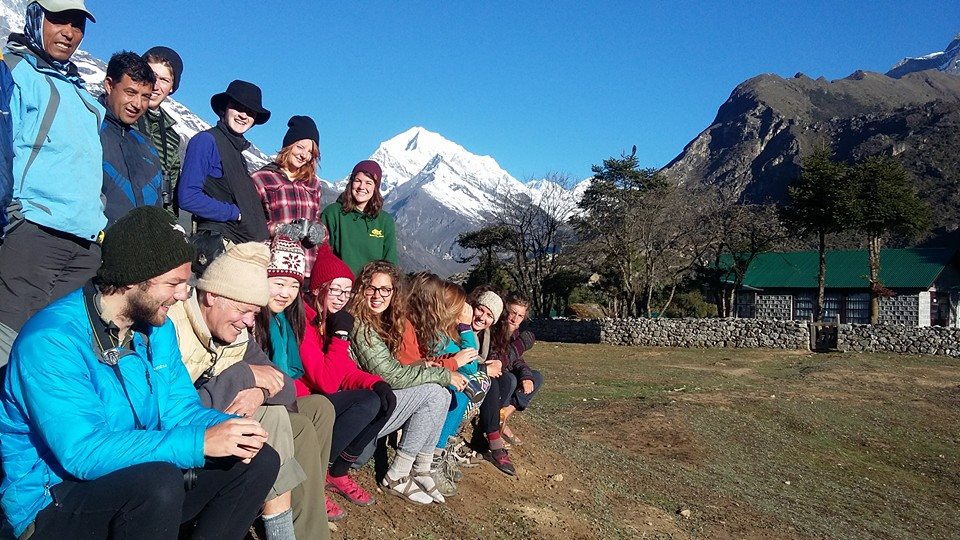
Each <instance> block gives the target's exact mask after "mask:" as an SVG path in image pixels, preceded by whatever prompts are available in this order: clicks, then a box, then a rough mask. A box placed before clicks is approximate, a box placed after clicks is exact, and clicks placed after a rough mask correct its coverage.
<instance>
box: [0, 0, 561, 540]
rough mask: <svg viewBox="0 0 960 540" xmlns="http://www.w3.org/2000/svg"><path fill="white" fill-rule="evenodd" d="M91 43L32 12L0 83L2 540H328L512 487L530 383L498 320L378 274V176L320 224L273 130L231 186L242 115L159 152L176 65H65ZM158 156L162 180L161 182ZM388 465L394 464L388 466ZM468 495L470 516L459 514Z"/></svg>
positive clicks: (222, 116)
mask: <svg viewBox="0 0 960 540" xmlns="http://www.w3.org/2000/svg"><path fill="white" fill-rule="evenodd" d="M88 23H95V18H94V16H93V14H92V13H90V11H89V10H87V8H86V6H85V5H84V2H83V0H35V1H33V2H30V3H29V4H28V5H27V6H26V13H25V25H24V30H23V33H22V34H11V36H10V38H9V41H8V44H7V46H6V48H5V49H4V51H3V58H2V63H0V149H2V158H3V162H2V163H0V204H2V205H3V206H4V207H5V208H6V212H5V213H2V214H0V224H2V225H3V226H4V229H3V240H2V244H0V365H2V366H3V368H2V370H3V373H2V385H0V458H2V465H3V483H2V486H0V492H2V509H3V516H4V518H5V521H6V524H8V525H9V527H10V529H12V533H13V534H14V535H15V536H16V537H18V538H36V539H41V538H67V537H89V538H120V537H136V538H177V537H178V536H179V537H184V536H186V537H192V538H242V537H244V535H246V534H247V530H248V529H249V527H250V526H251V524H253V523H254V522H256V526H257V527H259V528H261V529H262V533H263V535H264V536H265V537H266V538H268V539H271V540H273V539H290V538H300V539H301V540H302V539H306V538H328V537H329V528H328V525H327V522H328V520H329V521H336V520H340V519H343V518H344V517H345V516H346V511H345V510H344V509H343V508H342V507H341V506H340V504H338V503H337V499H336V498H334V497H331V495H336V496H338V497H342V498H343V499H345V500H346V501H349V502H350V503H351V504H354V505H357V506H367V505H370V504H374V498H373V496H372V495H371V494H370V492H369V491H367V489H365V488H364V487H362V485H361V483H360V482H358V479H362V478H363V476H362V474H360V475H359V476H358V473H357V472H351V470H352V469H359V468H361V467H362V466H363V465H364V464H365V463H366V462H368V461H370V460H371V459H373V460H374V461H375V462H377V464H378V465H382V467H378V468H376V471H377V472H376V474H375V480H376V481H377V482H378V483H379V484H380V486H381V487H382V488H383V490H384V491H385V492H386V493H389V494H391V495H396V496H397V497H400V498H404V499H407V500H408V501H411V502H414V503H419V504H435V503H443V502H445V499H446V498H448V497H452V496H455V495H456V494H457V491H458V490H457V483H458V482H459V481H460V479H461V478H462V476H463V472H462V470H461V468H468V467H473V466H477V465H478V464H479V463H480V462H481V461H483V460H486V461H488V462H490V463H491V464H492V465H493V466H495V467H496V468H497V469H498V470H499V471H502V472H503V473H505V474H508V475H515V474H516V469H515V466H514V464H513V463H512V460H511V458H510V454H509V452H508V448H509V447H510V445H511V444H513V445H517V444H520V443H521V441H520V439H519V437H517V436H516V435H515V434H514V433H513V432H512V431H511V430H510V428H509V424H508V422H509V419H510V417H511V415H513V414H514V413H515V412H516V411H519V410H523V409H525V408H526V407H527V406H529V404H530V402H531V399H532V398H533V397H534V396H535V395H536V393H537V392H538V391H539V389H540V387H541V386H542V384H543V377H542V375H541V374H540V373H539V372H538V371H536V370H533V369H531V368H530V367H529V366H528V365H527V364H526V362H525V361H524V353H525V351H526V350H528V349H529V348H530V347H532V346H533V344H534V338H533V335H532V334H530V333H529V332H522V331H520V325H521V323H522V322H523V320H524V318H525V317H526V314H527V308H528V302H527V301H526V300H525V299H524V298H523V297H522V296H521V295H519V294H516V293H505V292H502V291H498V290H495V289H494V288H492V287H480V288H478V289H477V290H474V291H472V292H471V293H470V295H467V293H466V291H464V289H463V288H462V287H461V286H460V285H457V284H456V283H453V282H450V281H447V280H444V279H441V278H439V277H438V276H436V275H434V274H430V273H426V272H421V273H416V274H412V275H409V276H405V275H403V274H402V272H401V270H400V268H399V266H398V254H397V248H396V237H395V229H394V222H393V219H392V217H391V216H390V215H389V213H388V212H386V211H385V210H384V209H383V197H382V195H381V193H380V182H381V180H382V175H383V173H382V169H381V167H380V165H379V164H378V163H376V162H374V161H371V160H364V161H361V162H359V163H358V164H357V165H356V166H355V167H354V169H353V171H352V172H351V174H350V177H349V180H348V182H347V186H346V188H345V190H344V192H343V193H342V194H341V196H340V197H339V199H338V200H337V201H336V202H332V203H331V204H328V205H327V206H326V207H323V206H322V205H321V197H320V194H321V191H320V184H319V182H320V181H319V179H318V178H317V175H316V169H317V165H318V162H319V159H320V150H319V130H318V129H317V126H316V123H315V122H314V121H313V120H312V119H311V118H310V117H308V116H294V117H292V118H290V120H289V121H288V124H287V125H288V129H287V131H286V134H285V136H284V138H283V141H282V144H281V145H280V150H279V152H278V153H277V155H276V157H275V158H274V159H273V161H272V162H271V163H270V164H268V165H266V166H264V167H263V168H261V169H260V170H258V171H255V172H253V173H252V174H250V173H249V172H248V167H247V161H246V159H245V157H244V151H245V150H246V149H247V148H248V147H249V145H250V143H249V142H248V141H247V140H246V139H245V137H244V134H245V133H246V132H247V131H248V130H249V129H251V128H252V127H253V126H255V125H260V124H263V123H265V122H267V121H268V120H269V119H270V111H269V110H268V109H266V108H265V107H264V106H263V103H262V95H261V91H260V89H259V88H258V87H257V86H256V85H254V84H252V83H249V82H246V81H241V80H235V81H233V82H232V83H230V85H229V86H228V87H227V89H226V90H225V91H224V92H221V93H218V94H215V95H214V96H213V97H212V98H211V100H210V104H211V108H212V109H213V111H214V113H215V114H216V115H217V117H218V122H217V124H216V125H215V126H214V127H212V128H210V129H208V130H206V131H204V132H201V133H198V134H197V135H195V136H194V137H193V138H192V139H190V141H189V142H188V143H187V145H186V148H185V151H184V152H181V141H180V138H179V135H178V134H177V133H176V131H175V130H174V125H175V121H174V119H173V117H172V116H171V115H170V114H169V113H168V112H167V111H165V110H164V107H163V106H162V105H163V103H164V101H165V100H166V99H167V97H168V96H169V95H170V94H172V93H174V92H175V91H176V90H177V88H178V87H179V85H180V82H181V76H182V74H183V62H182V59H181V58H180V56H179V55H178V54H177V53H176V52H175V51H173V50H172V49H170V48H168V47H153V48H151V49H150V50H148V51H146V53H144V54H142V55H139V54H135V53H132V52H128V51H121V52H118V53H116V54H114V55H113V56H112V57H111V58H110V61H109V63H108V66H107V72H106V78H105V80H104V81H103V93H102V95H100V96H99V97H98V98H95V97H93V96H92V95H91V94H89V93H88V92H87V90H86V88H85V86H84V83H83V80H82V79H81V78H80V76H79V72H78V70H77V67H76V66H75V65H74V64H73V63H72V62H71V60H70V59H71V57H72V56H73V53H74V52H75V51H76V50H77V47H78V46H79V45H80V42H81V40H82V39H83V36H84V34H85V32H86V29H87V25H88ZM181 155H182V159H181ZM387 446H393V452H392V453H393V457H392V460H390V462H389V464H387V463H386V461H387V458H386V456H387V455H388V454H389V451H388V450H387ZM478 495H480V494H478Z"/></svg>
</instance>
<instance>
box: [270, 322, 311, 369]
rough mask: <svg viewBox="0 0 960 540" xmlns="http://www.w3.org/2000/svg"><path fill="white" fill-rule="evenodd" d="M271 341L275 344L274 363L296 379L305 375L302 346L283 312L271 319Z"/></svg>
mask: <svg viewBox="0 0 960 540" xmlns="http://www.w3.org/2000/svg"><path fill="white" fill-rule="evenodd" d="M270 343H271V344H272V345H273V358H272V360H273V363H274V364H276V365H277V367H278V368H280V371H282V372H284V373H286V374H287V375H289V376H290V378H292V379H294V380H296V379H299V378H300V377H302V376H303V361H302V360H300V346H299V344H298V343H297V339H296V337H295V335H294V333H293V327H292V326H290V322H289V321H288V320H287V316H286V315H284V314H283V312H280V313H277V314H275V315H274V316H273V317H272V318H271V319H270Z"/></svg>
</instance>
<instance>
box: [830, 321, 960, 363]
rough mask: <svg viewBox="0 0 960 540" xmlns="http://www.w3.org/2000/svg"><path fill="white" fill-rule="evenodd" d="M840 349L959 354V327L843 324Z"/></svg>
mask: <svg viewBox="0 0 960 540" xmlns="http://www.w3.org/2000/svg"><path fill="white" fill-rule="evenodd" d="M837 349H839V350H841V351H851V352H889V353H899V354H939V355H943V356H953V357H960V328H944V327H942V326H927V327H921V328H918V327H910V326H901V325H878V326H870V325H869V324H841V325H840V328H839V332H837Z"/></svg>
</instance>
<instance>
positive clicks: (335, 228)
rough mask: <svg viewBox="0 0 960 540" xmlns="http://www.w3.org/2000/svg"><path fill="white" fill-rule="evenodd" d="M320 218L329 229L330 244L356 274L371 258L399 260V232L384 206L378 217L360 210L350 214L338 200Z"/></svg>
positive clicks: (356, 274) (375, 259)
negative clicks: (345, 211) (397, 232)
mask: <svg viewBox="0 0 960 540" xmlns="http://www.w3.org/2000/svg"><path fill="white" fill-rule="evenodd" d="M320 219H321V221H323V224H324V225H326V226H327V230H328V231H329V232H330V240H329V241H330V248H331V249H332V250H333V253H334V254H335V255H336V256H337V257H340V258H341V259H342V260H343V262H345V263H347V266H349V267H350V270H352V271H353V275H355V276H359V275H360V269H361V268H363V265H365V264H367V263H368V262H370V261H378V260H380V259H386V260H388V261H390V262H392V263H393V264H399V260H398V259H397V234H396V228H395V226H394V224H393V216H391V215H390V214H388V213H387V212H386V211H384V210H381V211H380V212H379V213H378V214H377V216H376V217H370V216H366V215H364V214H363V213H362V212H360V211H359V210H354V211H353V212H350V213H349V214H345V213H344V212H343V205H341V204H340V203H339V202H335V203H333V204H331V205H329V206H327V207H326V208H324V209H323V213H321V214H320Z"/></svg>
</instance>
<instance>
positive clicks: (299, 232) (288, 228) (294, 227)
mask: <svg viewBox="0 0 960 540" xmlns="http://www.w3.org/2000/svg"><path fill="white" fill-rule="evenodd" d="M305 221H306V220H304V219H297V220H294V221H293V222H292V223H281V224H280V225H277V229H276V231H275V232H276V234H278V235H281V234H282V235H284V236H288V237H290V238H292V239H293V240H296V241H298V242H299V241H300V240H303V236H304V230H303V222H305Z"/></svg>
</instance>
